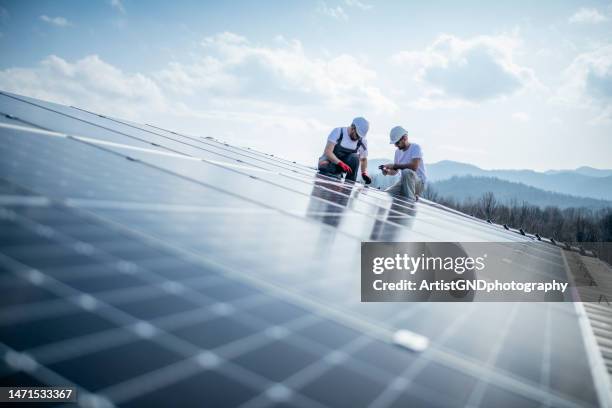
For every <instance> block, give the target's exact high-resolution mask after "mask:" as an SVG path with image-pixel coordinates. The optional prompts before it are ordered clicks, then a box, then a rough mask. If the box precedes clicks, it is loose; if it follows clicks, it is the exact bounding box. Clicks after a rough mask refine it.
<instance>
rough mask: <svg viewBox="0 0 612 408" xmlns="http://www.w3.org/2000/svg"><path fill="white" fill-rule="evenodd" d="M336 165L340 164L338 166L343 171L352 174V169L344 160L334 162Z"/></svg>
mask: <svg viewBox="0 0 612 408" xmlns="http://www.w3.org/2000/svg"><path fill="white" fill-rule="evenodd" d="M336 165H337V166H340V168H341V169H342V171H343V172H345V173H348V174H353V169H351V168H350V167H349V166H347V164H346V163H345V162H343V161H342V160H340V161H339V162H338V163H336Z"/></svg>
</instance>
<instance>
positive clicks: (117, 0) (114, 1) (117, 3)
mask: <svg viewBox="0 0 612 408" xmlns="http://www.w3.org/2000/svg"><path fill="white" fill-rule="evenodd" d="M110 5H111V7H113V8H115V9H117V10H118V11H119V12H120V13H122V14H125V7H124V6H123V3H122V2H121V0H110Z"/></svg>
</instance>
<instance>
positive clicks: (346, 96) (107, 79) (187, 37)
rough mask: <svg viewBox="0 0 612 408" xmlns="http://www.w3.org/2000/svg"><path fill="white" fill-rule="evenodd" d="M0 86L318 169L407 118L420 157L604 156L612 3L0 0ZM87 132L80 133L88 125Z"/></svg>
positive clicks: (611, 89) (561, 161) (530, 160)
mask: <svg viewBox="0 0 612 408" xmlns="http://www.w3.org/2000/svg"><path fill="white" fill-rule="evenodd" d="M0 56H1V58H0V89H1V90H4V91H8V92H14V93H18V94H22V95H27V96H32V97H35V98H40V99H45V100H49V101H53V102H59V103H63V104H69V105H74V106H78V107H81V108H85V109H89V110H93V111H96V112H98V113H102V114H106V115H111V116H116V117H119V118H124V119H128V120H133V121H137V122H145V123H151V124H154V125H158V126H161V127H165V128H169V129H172V130H175V131H179V132H183V133H187V134H190V135H194V136H212V137H215V138H217V139H220V140H224V141H226V142H228V143H232V144H236V145H241V146H249V147H252V148H255V149H258V150H262V151H265V152H269V153H272V154H275V155H278V156H282V157H285V158H287V159H291V160H296V161H299V162H302V163H304V164H309V165H314V164H315V163H316V159H317V158H318V157H319V156H320V154H321V153H322V151H323V147H324V145H325V140H326V138H327V136H328V134H329V132H330V131H331V129H333V128H334V127H338V126H347V125H348V124H350V122H351V120H352V118H353V117H355V116H363V117H366V118H367V119H368V120H369V121H370V132H369V133H368V142H369V144H368V146H369V157H370V158H391V157H393V149H394V147H393V146H391V145H389V130H390V129H391V128H392V127H393V126H396V125H401V126H403V127H404V128H405V129H407V130H408V133H409V138H410V140H411V141H413V142H416V143H419V144H420V145H421V148H422V150H423V155H424V161H425V163H428V162H430V163H432V162H437V161H440V160H454V161H461V162H466V163H471V164H474V165H477V166H480V167H483V168H487V169H491V168H507V169H534V170H547V169H571V168H576V167H579V166H583V165H587V166H592V167H598V168H612V143H611V142H612V3H611V2H609V1H608V2H606V1H582V2H578V1H558V0H557V1H550V0H549V1H537V2H534V1H516V0H515V1H496V2H490V1H469V0H467V1H462V2H456V1H427V2H422V1H414V2H407V1H384V2H382V1H381V2H378V1H368V0H324V1H323V0H314V1H282V2H280V1H264V0H259V1H232V2H202V1H174V2H170V1H156V0H148V1H144V0H143V1H136V0H91V1H77V0H71V1H63V0H54V1H35V0H29V1H19V0H14V1H5V0H0ZM83 136H87V135H83Z"/></svg>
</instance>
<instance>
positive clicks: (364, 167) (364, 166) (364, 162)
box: [359, 157, 368, 173]
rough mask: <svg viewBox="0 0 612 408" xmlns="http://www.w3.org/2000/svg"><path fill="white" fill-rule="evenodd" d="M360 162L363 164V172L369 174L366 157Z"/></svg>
mask: <svg viewBox="0 0 612 408" xmlns="http://www.w3.org/2000/svg"><path fill="white" fill-rule="evenodd" d="M359 161H360V162H361V172H362V173H367V172H368V159H366V158H365V157H364V158H362V159H361V160H359Z"/></svg>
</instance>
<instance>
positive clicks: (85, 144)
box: [0, 93, 607, 408]
mask: <svg viewBox="0 0 612 408" xmlns="http://www.w3.org/2000/svg"><path fill="white" fill-rule="evenodd" d="M0 113H2V116H0V137H1V138H2V140H1V143H0V271H1V274H0V305H1V309H0V355H1V356H2V361H1V362H0V377H1V378H2V379H1V380H0V385H2V386H9V385H15V386H17V385H18V386H30V385H58V386H65V385H73V386H76V387H77V388H78V390H79V404H80V405H81V406H83V407H107V406H108V407H111V406H125V407H151V406H173V405H177V406H214V407H221V406H243V407H264V406H270V405H275V406H276V405H278V406H282V405H286V406H298V407H321V406H334V407H335V406H346V407H356V406H365V405H368V406H372V407H381V408H382V407H405V406H411V407H414V406H440V407H446V406H473V407H476V406H483V407H489V406H508V407H515V406H534V407H535V406H537V407H542V406H551V407H552V406H554V407H584V406H598V405H601V404H605V403H607V402H606V401H607V390H606V389H604V388H605V385H602V383H601V382H602V378H603V377H605V376H604V373H605V371H604V370H602V369H601V367H600V363H601V362H600V356H599V354H598V351H597V350H596V349H595V346H594V344H595V343H594V341H593V340H592V338H591V337H592V336H591V335H590V331H589V330H590V329H589V328H588V325H587V324H585V317H584V313H583V311H582V309H581V308H580V307H578V306H577V305H574V304H572V303H557V304H553V303H361V302H360V288H359V282H360V279H359V253H360V252H359V251H360V245H361V242H362V241H398V242H399V241H471V242H475V241H477V242H480V241H482V242H488V241H492V242H522V241H523V242H532V245H534V246H538V248H539V250H540V252H541V253H542V254H543V255H542V256H544V257H546V259H547V260H548V261H549V262H552V263H553V264H555V265H556V266H557V267H559V268H562V267H563V265H564V260H563V257H562V255H561V253H560V251H559V250H558V249H557V248H555V247H553V246H551V245H547V244H545V243H541V242H536V241H533V240H532V239H531V238H529V237H524V236H521V235H519V234H517V233H514V232H512V231H505V230H504V229H503V228H501V227H499V226H496V225H490V224H487V223H485V222H480V221H478V220H476V219H474V218H472V217H469V216H466V215H463V214H460V213H457V212H454V211H452V210H449V209H446V208H443V207H441V206H438V205H436V204H434V203H430V202H427V201H426V200H420V201H419V202H416V203H415V202H411V201H407V200H403V199H401V198H399V197H391V196H389V195H387V194H386V193H384V192H381V191H377V190H376V189H372V188H368V187H366V186H364V185H362V184H349V183H346V184H345V183H342V182H338V181H336V180H334V179H330V178H327V177H324V176H320V175H317V174H316V173H315V171H314V170H313V169H312V168H309V167H307V166H303V165H300V164H296V163H294V162H291V161H288V160H283V159H280V158H277V157H273V156H271V155H267V154H264V153H260V152H257V151H254V150H252V149H248V148H239V147H235V146H230V145H228V144H225V143H222V142H220V141H218V140H215V139H212V138H210V137H196V136H186V135H182V134H177V133H174V132H171V131H168V130H164V129H161V128H158V127H155V126H152V125H143V124H136V123H131V122H128V121H125V120H120V119H116V118H110V117H105V116H101V115H97V114H95V113H91V112H88V111H85V110H82V109H78V108H75V107H67V106H61V105H57V104H52V103H48V102H43V101H39V100H35V99H30V98H26V97H23V96H18V95H12V94H8V93H1V94H0ZM203 136H206V135H203ZM530 265H531V264H530V263H529V260H527V259H526V260H525V264H524V265H518V266H517V267H521V268H529V267H530ZM398 330H409V331H410V332H413V333H417V334H419V335H422V336H425V337H427V338H428V339H429V342H430V345H429V347H428V348H427V349H426V350H425V351H423V352H413V351H410V350H406V349H403V348H401V347H397V346H395V345H393V344H392V342H391V339H392V338H393V335H394V333H396V332H397V331H398Z"/></svg>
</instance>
